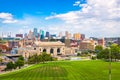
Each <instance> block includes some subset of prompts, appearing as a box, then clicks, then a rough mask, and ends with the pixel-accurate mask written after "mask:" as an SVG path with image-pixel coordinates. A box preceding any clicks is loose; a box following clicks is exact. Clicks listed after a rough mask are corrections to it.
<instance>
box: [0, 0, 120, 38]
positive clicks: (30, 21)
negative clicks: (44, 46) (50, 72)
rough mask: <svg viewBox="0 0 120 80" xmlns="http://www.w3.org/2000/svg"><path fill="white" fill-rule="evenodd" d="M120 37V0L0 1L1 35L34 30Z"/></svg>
mask: <svg viewBox="0 0 120 80" xmlns="http://www.w3.org/2000/svg"><path fill="white" fill-rule="evenodd" d="M34 27H35V28H38V30H40V29H43V30H45V31H49V32H50V33H51V34H58V33H59V32H64V31H69V32H70V33H76V32H79V33H83V34H86V36H87V37H90V36H93V37H120V0H0V36H1V35H2V33H4V35H6V34H8V33H10V32H11V33H12V35H14V34H16V33H26V32H28V31H29V30H33V28H34Z"/></svg>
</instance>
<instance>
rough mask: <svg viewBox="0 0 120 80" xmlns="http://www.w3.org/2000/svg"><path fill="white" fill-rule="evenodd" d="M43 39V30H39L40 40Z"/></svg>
mask: <svg viewBox="0 0 120 80" xmlns="http://www.w3.org/2000/svg"><path fill="white" fill-rule="evenodd" d="M43 39H44V31H43V30H40V40H43Z"/></svg>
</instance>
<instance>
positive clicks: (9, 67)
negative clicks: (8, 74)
mask: <svg viewBox="0 0 120 80" xmlns="http://www.w3.org/2000/svg"><path fill="white" fill-rule="evenodd" d="M13 68H14V64H13V62H8V63H7V70H12V69H13Z"/></svg>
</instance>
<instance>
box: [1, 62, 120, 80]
mask: <svg viewBox="0 0 120 80" xmlns="http://www.w3.org/2000/svg"><path fill="white" fill-rule="evenodd" d="M108 65H109V63H108V62H104V61H57V62H48V63H45V64H36V65H34V66H31V67H28V68H25V69H21V70H19V71H15V72H11V73H7V74H2V75H0V80H108ZM112 80H120V62H113V63H112Z"/></svg>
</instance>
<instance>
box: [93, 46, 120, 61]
mask: <svg viewBox="0 0 120 80" xmlns="http://www.w3.org/2000/svg"><path fill="white" fill-rule="evenodd" d="M95 52H96V53H97V58H98V59H105V60H108V59H109V58H110V59H111V60H114V61H117V60H119V59H120V46H119V45H117V44H111V45H110V46H109V47H107V48H103V47H102V46H100V45H99V46H96V48H95Z"/></svg>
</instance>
